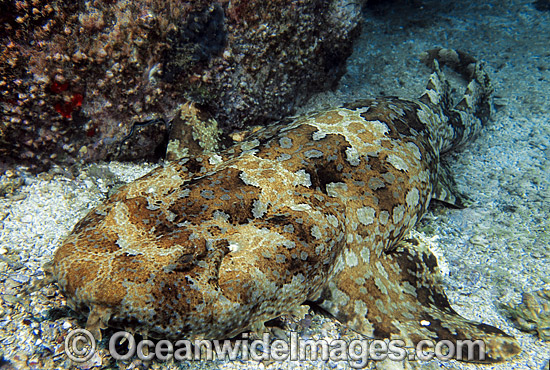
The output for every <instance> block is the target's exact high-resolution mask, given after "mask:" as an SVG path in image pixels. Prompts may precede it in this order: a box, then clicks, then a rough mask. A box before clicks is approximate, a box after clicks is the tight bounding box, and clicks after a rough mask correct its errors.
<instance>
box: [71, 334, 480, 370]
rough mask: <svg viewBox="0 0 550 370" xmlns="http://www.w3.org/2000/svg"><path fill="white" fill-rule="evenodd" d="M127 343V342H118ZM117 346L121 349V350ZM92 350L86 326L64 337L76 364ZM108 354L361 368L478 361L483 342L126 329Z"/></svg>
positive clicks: (118, 357)
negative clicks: (411, 344)
mask: <svg viewBox="0 0 550 370" xmlns="http://www.w3.org/2000/svg"><path fill="white" fill-rule="evenodd" d="M123 342H127V345H126V346H119V344H120V343H123ZM121 347H125V348H124V349H121ZM95 351H96V341H95V339H94V337H93V335H92V334H91V333H90V332H89V331H87V330H85V329H76V330H72V331H70V332H69V333H68V334H67V337H66V338H65V353H66V354H67V356H68V357H69V358H70V359H71V360H73V361H75V362H78V363H82V362H86V361H88V360H90V359H91V358H92V356H93V355H94V353H95ZM109 353H110V355H111V356H112V357H113V358H114V359H115V360H130V359H133V358H136V357H137V358H139V359H141V360H145V361H151V360H154V359H156V360H158V361H169V360H171V359H174V360H175V361H192V360H194V361H197V360H214V359H225V360H245V361H246V360H254V361H264V360H273V361H287V360H291V361H308V360H312V361H315V360H323V361H329V360H330V361H349V364H350V365H351V366H353V367H358V368H360V367H364V366H365V365H366V364H367V362H368V361H369V360H374V361H382V360H386V359H389V360H393V361H403V360H404V359H406V358H408V359H409V360H420V361H428V360H431V359H433V358H438V359H440V360H448V359H450V358H457V359H463V360H469V361H472V360H474V361H483V359H484V358H485V343H484V342H483V341H481V340H475V341H472V340H458V341H456V343H454V342H451V341H448V340H442V341H438V342H435V341H432V340H422V341H420V342H418V343H417V345H416V347H415V348H408V347H406V346H405V342H404V341H402V340H367V339H354V340H350V341H345V340H343V339H332V340H331V339H318V340H315V339H302V338H300V337H299V336H298V334H297V333H295V332H292V333H291V334H290V338H289V339H288V340H281V339H274V340H271V338H270V335H269V334H268V333H265V334H264V335H263V336H262V338H261V339H254V340H252V339H251V338H248V336H247V334H246V333H244V334H243V335H242V339H236V340H222V341H219V340H198V339H197V340H185V339H183V340H177V341H168V340H159V341H154V342H153V341H151V340H141V341H138V342H136V339H135V338H134V336H133V335H132V334H130V333H128V332H126V331H119V332H116V333H115V334H113V336H112V337H111V338H110V340H109Z"/></svg>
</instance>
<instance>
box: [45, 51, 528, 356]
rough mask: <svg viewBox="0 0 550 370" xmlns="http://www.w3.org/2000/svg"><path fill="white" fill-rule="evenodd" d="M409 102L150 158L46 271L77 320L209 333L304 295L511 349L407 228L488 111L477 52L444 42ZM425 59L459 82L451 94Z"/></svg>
mask: <svg viewBox="0 0 550 370" xmlns="http://www.w3.org/2000/svg"><path fill="white" fill-rule="evenodd" d="M423 59H424V61H425V62H426V63H428V64H430V65H431V66H432V67H433V69H434V70H435V72H434V73H433V74H432V75H431V77H430V81H429V83H428V87H427V90H426V92H425V93H424V94H423V95H422V96H421V97H420V99H419V100H414V101H413V100H403V99H398V98H383V99H368V100H362V101H358V102H355V103H351V104H347V105H344V106H343V107H340V108H336V109H331V110H327V111H323V112H320V113H314V114H309V115H305V116H302V117H298V118H294V119H290V120H286V121H284V122H280V123H278V124H276V125H272V126H269V127H266V128H264V129H262V130H260V131H259V132H257V133H255V134H254V135H253V136H252V137H251V138H250V139H249V140H247V141H245V142H241V143H238V144H237V145H235V146H234V147H232V148H229V149H227V150H225V151H223V152H221V153H220V154H211V155H204V156H200V157H195V158H191V159H184V160H181V161H179V162H172V163H169V164H166V165H164V166H163V167H160V168H157V169H155V170H154V171H152V172H151V173H149V174H148V175H146V176H144V177H142V178H140V179H138V180H136V181H134V182H133V183H130V184H128V185H126V186H124V187H122V188H121V189H120V190H119V191H118V192H117V193H116V194H114V195H113V196H112V197H111V198H110V199H108V200H107V201H106V202H105V203H104V204H102V205H100V206H98V207H97V208H95V209H94V210H92V211H91V212H90V213H89V214H88V215H87V216H86V217H85V218H84V219H83V220H81V221H80V222H79V223H78V224H77V225H76V226H75V228H74V230H73V232H72V234H71V235H70V236H69V237H68V238H67V239H66V240H65V242H64V243H63V244H62V245H61V247H60V248H59V249H58V250H57V252H56V253H55V256H54V259H53V261H52V264H51V267H50V271H51V273H52V275H53V278H54V279H55V280H56V281H57V283H58V285H59V286H60V287H61V289H62V290H63V292H64V294H65V295H66V296H67V298H68V303H69V305H71V306H72V307H73V308H75V309H80V310H83V311H84V310H86V309H89V310H90V314H89V316H88V324H87V326H88V327H89V328H91V329H93V330H94V332H95V333H96V335H99V334H100V332H99V328H102V327H105V326H106V325H112V326H118V327H126V328H132V329H134V330H136V331H139V332H144V333H148V335H150V336H153V337H182V336H183V337H186V338H207V339H221V338H228V337H232V336H234V335H236V334H238V333H240V332H243V331H245V330H256V329H260V328H261V326H262V325H263V323H264V322H265V321H267V320H270V319H273V318H275V317H277V316H280V315H281V314H285V313H288V312H290V311H292V310H293V309H295V308H296V307H297V306H299V305H300V304H302V303H303V302H304V301H314V302H317V303H318V304H319V305H320V306H322V307H324V308H325V309H326V310H327V311H328V312H329V313H331V314H332V315H334V316H335V317H336V318H337V319H338V320H340V321H341V322H342V323H344V324H345V325H348V326H349V327H350V328H352V329H354V330H356V331H358V332H360V333H363V334H365V335H368V336H371V337H373V336H374V337H380V338H401V339H404V340H406V342H407V344H414V343H416V342H418V341H419V340H421V339H448V340H451V341H456V340H457V339H482V340H484V341H485V343H486V346H487V357H486V358H485V361H499V360H503V359H506V358H508V357H510V356H512V355H514V354H516V353H518V352H519V347H518V345H517V343H516V342H515V340H514V339H513V338H512V337H510V336H508V335H506V334H505V333H503V332H502V331H500V330H499V329H496V328H494V327H491V326H488V325H484V324H478V323H474V322H471V321H468V320H466V319H464V318H462V317H460V316H458V315H457V314H456V313H455V311H454V310H453V309H452V308H451V306H450V305H449V303H448V301H447V298H446V296H445V293H444V292H443V290H442V289H441V287H440V285H439V284H438V273H437V261H436V259H435V257H434V256H433V254H432V253H431V252H430V251H429V250H428V249H427V248H426V247H424V246H423V245H422V244H421V243H419V242H418V241H417V240H414V239H406V237H407V235H408V234H409V232H410V230H411V228H413V227H414V225H415V224H416V223H417V221H418V220H419V218H420V217H421V216H422V215H423V213H424V212H425V211H426V209H427V207H428V205H429V203H430V200H431V199H432V197H438V195H441V194H442V193H446V194H447V195H445V194H443V198H445V199H447V200H451V201H452V200H453V197H452V194H453V191H452V189H446V188H445V187H442V189H443V190H445V191H441V190H439V191H438V190H437V188H438V186H437V185H438V184H439V183H440V182H439V180H438V176H439V174H440V173H441V171H440V168H439V167H440V165H439V156H440V154H442V153H444V152H446V151H449V150H451V149H453V148H455V147H457V146H459V145H461V144H463V143H464V142H466V141H467V140H468V139H470V138H471V137H473V136H474V135H475V134H476V133H477V132H478V131H479V130H480V128H481V127H482V125H483V124H484V122H485V121H486V120H487V118H488V115H489V110H488V109H489V108H488V107H489V105H488V104H489V103H488V99H489V96H490V94H491V87H490V84H489V80H488V78H487V76H486V74H485V72H484V71H483V68H482V66H481V64H479V63H477V62H475V60H473V59H472V58H470V57H469V56H467V55H466V54H463V53H459V52H455V51H452V50H447V49H436V50H431V51H429V52H427V53H425V54H424V55H423ZM439 64H447V65H449V66H450V67H451V68H454V69H456V70H457V71H458V72H460V73H462V75H464V76H465V78H466V79H467V80H468V81H469V84H468V87H467V89H466V92H465V94H464V97H463V99H462V100H461V101H460V102H459V103H458V104H457V105H456V106H452V103H451V100H450V97H449V85H448V83H447V82H446V80H445V79H444V76H443V75H442V73H441V71H440V69H439Z"/></svg>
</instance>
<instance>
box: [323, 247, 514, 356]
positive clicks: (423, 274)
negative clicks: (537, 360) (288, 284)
mask: <svg viewBox="0 0 550 370" xmlns="http://www.w3.org/2000/svg"><path fill="white" fill-rule="evenodd" d="M363 255H364V253H363ZM363 255H362V257H360V258H358V259H357V260H353V261H354V263H353V264H354V266H350V265H349V264H346V263H345V262H342V265H341V266H343V268H341V271H340V272H339V274H338V275H337V276H336V277H335V278H334V279H333V280H332V282H331V283H330V284H329V286H328V287H327V288H326V290H325V291H324V292H323V294H322V296H321V299H320V301H319V304H320V306H321V307H322V308H324V309H325V310H327V311H328V312H329V313H331V314H332V315H334V316H335V317H336V318H337V319H338V320H339V321H340V322H342V323H343V324H345V325H347V326H348V327H350V328H351V329H353V330H355V331H357V332H359V333H362V334H364V335H367V336H369V337H371V338H379V339H401V340H404V341H405V343H406V345H407V346H411V347H413V348H414V346H415V345H416V344H417V343H418V342H419V341H421V340H425V339H427V340H432V341H441V340H449V341H451V342H452V343H454V344H455V345H456V344H457V341H458V340H472V341H475V340H482V341H483V342H484V345H485V355H484V357H482V356H480V353H479V351H478V353H475V356H474V358H472V359H468V358H467V357H466V353H460V354H459V356H456V355H455V356H454V357H455V358H457V359H459V360H463V361H472V362H498V361H503V360H505V359H507V358H509V357H512V356H514V355H516V354H517V353H519V352H520V347H519V345H518V343H517V342H516V340H515V339H514V338H513V337H511V336H509V335H507V334H506V333H504V332H503V331H501V330H500V329H497V328H495V327H492V326H490V325H486V324H481V323H476V322H473V321H470V320H467V319H464V318H463V317H461V316H459V315H458V314H457V313H456V312H455V311H454V310H453V309H452V307H451V306H450V304H449V301H448V299H447V296H446V295H445V293H444V291H443V289H442V287H441V285H440V283H439V280H440V274H439V270H438V267H437V259H436V257H435V256H434V255H433V254H432V253H431V251H430V250H429V249H428V248H427V247H426V246H424V245H422V244H420V242H418V241H417V240H415V239H410V240H407V241H404V242H401V243H400V244H399V246H398V247H397V248H395V249H393V250H392V251H391V252H388V253H387V254H383V255H382V256H379V257H378V256H374V255H373V254H372V253H371V255H370V257H368V258H367V259H368V260H367V261H365V258H364V257H363ZM344 259H345V258H343V260H344ZM466 349H467V346H466V347H465V348H464V351H463V352H466Z"/></svg>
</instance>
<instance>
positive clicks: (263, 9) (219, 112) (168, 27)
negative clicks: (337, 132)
mask: <svg viewBox="0 0 550 370" xmlns="http://www.w3.org/2000/svg"><path fill="white" fill-rule="evenodd" d="M5 6H6V9H5V11H4V13H3V15H2V16H0V23H2V27H1V30H0V39H1V45H2V53H1V57H0V115H1V118H2V119H1V123H0V155H1V156H2V157H3V158H4V159H3V163H0V169H2V167H5V166H6V165H10V164H13V163H16V164H20V163H23V164H26V165H28V166H29V167H30V168H31V170H41V169H44V168H47V167H48V166H49V165H50V164H52V163H64V164H67V163H73V162H75V161H77V160H84V161H91V160H98V159H125V160H127V159H142V158H144V155H145V156H146V157H149V158H152V157H155V156H156V155H155V153H162V152H163V149H164V148H165V146H166V143H167V137H168V130H169V127H170V122H171V120H172V119H173V118H174V117H176V116H177V115H178V111H179V108H180V107H181V106H182V105H184V104H185V103H189V102H194V103H197V104H200V105H201V107H202V108H203V109H204V110H206V111H208V112H209V113H210V114H211V115H212V116H213V117H214V119H215V120H216V121H217V122H218V123H219V125H220V127H222V128H224V129H226V130H230V129H231V128H234V127H242V126H245V125H246V124H247V123H249V122H254V123H265V122H268V121H272V120H275V119H279V118H281V117H283V116H285V115H287V114H288V113H289V112H291V111H292V109H293V107H294V106H295V105H296V104H297V103H298V102H300V101H302V100H303V99H305V98H307V97H308V96H309V95H310V94H311V93H313V92H316V91H319V90H323V89H327V88H329V87H331V86H333V85H334V84H335V83H336V82H337V81H338V79H339V77H340V76H341V74H342V73H343V72H344V64H345V60H346V57H347V56H348V55H349V54H350V53H351V43H352V41H353V38H354V37H355V35H356V34H357V32H356V31H357V29H358V24H359V19H360V6H361V5H360V3H355V2H347V1H346V0H333V1H328V2H325V1H319V0H307V1H293V0H285V1H277V2H270V1H267V0H257V1H255V0H237V1H230V2H229V1H225V0H224V1H211V0H202V1H177V0H170V1H158V0H149V1H144V2H127V1H114V2H113V1H109V2H106V1H100V0H94V1H92V0H87V1H83V2H69V1H65V0H53V1H45V0H33V1H27V0H24V1H15V2H7V3H5ZM143 130H144V131H145V133H144V132H142V131H143ZM130 133H132V135H130V136H131V137H129V136H128V135H129V134H130ZM136 136H141V138H138V139H136ZM123 139H124V141H125V144H127V145H125V149H124V150H121V144H123V143H122V142H121V141H123ZM132 140H137V141H136V142H139V144H135V143H134V145H130V144H129V142H131V141H132ZM144 145H145V148H146V149H144ZM132 148H134V149H132Z"/></svg>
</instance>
